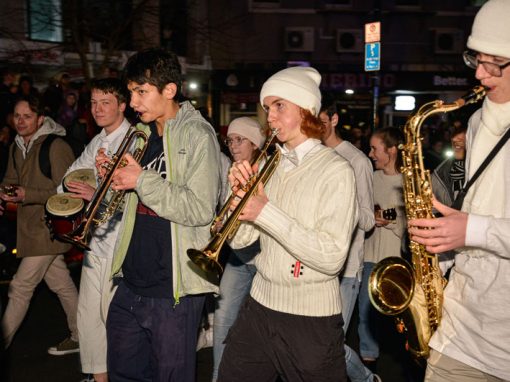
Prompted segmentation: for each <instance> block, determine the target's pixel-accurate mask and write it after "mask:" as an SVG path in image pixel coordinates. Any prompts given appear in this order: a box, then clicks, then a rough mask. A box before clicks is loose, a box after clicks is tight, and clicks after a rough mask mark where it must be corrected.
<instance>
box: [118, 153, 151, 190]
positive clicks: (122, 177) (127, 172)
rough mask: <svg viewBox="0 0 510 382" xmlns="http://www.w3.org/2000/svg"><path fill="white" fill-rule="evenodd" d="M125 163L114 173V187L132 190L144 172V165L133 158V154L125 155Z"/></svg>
mask: <svg viewBox="0 0 510 382" xmlns="http://www.w3.org/2000/svg"><path fill="white" fill-rule="evenodd" d="M122 161H123V162H124V163H125V164H124V163H123V164H122V165H121V166H119V168H117V170H115V172H114V173H113V178H112V180H113V182H112V189H113V190H115V191H118V190H131V189H133V188H135V187H136V182H137V181H138V177H139V176H140V174H141V173H142V171H143V170H142V167H141V166H140V164H139V163H138V162H137V161H136V160H135V159H134V158H133V156H132V155H131V154H126V155H124V158H123V159H122Z"/></svg>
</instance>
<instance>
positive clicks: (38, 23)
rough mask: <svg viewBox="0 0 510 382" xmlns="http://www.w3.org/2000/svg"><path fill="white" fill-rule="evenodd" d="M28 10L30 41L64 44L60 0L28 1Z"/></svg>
mask: <svg viewBox="0 0 510 382" xmlns="http://www.w3.org/2000/svg"><path fill="white" fill-rule="evenodd" d="M27 9H28V30H29V36H30V39H32V40H40V41H51V42H62V38H63V36H62V7H61V4H60V0H28V7H27Z"/></svg>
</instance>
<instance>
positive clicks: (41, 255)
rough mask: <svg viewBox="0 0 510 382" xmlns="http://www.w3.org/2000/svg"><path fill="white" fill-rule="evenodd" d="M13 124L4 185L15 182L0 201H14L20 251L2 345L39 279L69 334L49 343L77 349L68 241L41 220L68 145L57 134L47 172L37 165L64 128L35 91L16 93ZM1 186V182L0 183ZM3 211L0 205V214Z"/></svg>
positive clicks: (54, 350) (66, 160)
mask: <svg viewBox="0 0 510 382" xmlns="http://www.w3.org/2000/svg"><path fill="white" fill-rule="evenodd" d="M14 127H15V129H16V132H17V133H18V134H17V135H16V137H15V139H14V143H13V144H12V145H11V147H10V149H9V163H8V164H7V172H6V174H5V178H4V180H3V182H4V185H11V184H16V185H17V186H16V189H15V190H14V193H15V195H14V196H8V194H7V193H5V192H0V198H1V199H2V200H4V201H6V202H13V203H17V205H18V208H17V232H16V239H17V243H16V247H17V248H16V249H17V256H18V257H21V258H22V260H21V263H20V264H19V267H18V270H17V272H16V275H15V276H14V278H13V279H12V281H11V283H10V286H9V302H8V303H7V307H6V309H5V313H4V316H3V318H2V332H3V336H4V343H5V346H6V347H8V346H9V345H10V344H11V341H12V340H13V337H14V335H15V334H16V331H17V330H18V328H19V326H20V325H21V323H22V322H23V319H24V317H25V314H26V313H27V310H28V307H29V305H30V300H31V299H32V295H33V292H34V290H35V288H36V287H37V285H38V284H39V283H40V282H41V281H42V280H43V279H44V281H45V282H46V284H47V285H48V287H49V288H50V289H51V290H52V291H54V292H55V293H56V294H57V295H58V298H59V300H60V302H61V303H62V307H63V308H64V311H65V313H66V316H67V324H68V326H69V330H70V332H71V334H70V336H69V337H68V338H66V339H65V340H64V341H62V342H61V343H60V344H58V345H56V346H53V347H50V348H49V349H48V352H49V353H50V354H54V355H62V354H68V353H76V352H78V351H79V346H78V330H77V327H76V311H77V305H78V292H77V290H76V286H75V285H74V282H73V280H72V279H71V276H70V274H69V270H68V269H67V266H66V264H65V262H64V257H63V255H62V254H63V253H65V252H67V250H68V249H69V248H70V246H69V245H68V244H64V243H60V242H58V241H53V240H52V239H51V235H50V230H49V229H48V227H47V225H46V224H45V222H44V218H43V217H44V205H45V203H46V200H47V199H48V197H50V196H51V195H53V194H55V193H56V190H57V185H58V184H59V183H60V181H61V180H62V176H63V175H64V172H65V170H66V169H67V168H68V167H69V165H70V164H71V163H72V161H73V160H74V155H73V151H72V149H71V147H70V146H69V145H68V144H67V143H66V142H65V141H64V140H63V139H59V138H57V139H54V140H53V142H51V146H50V150H49V162H50V166H51V178H48V177H47V176H46V175H44V174H43V172H42V171H41V169H40V164H39V152H40V150H41V146H42V145H43V142H44V141H45V140H46V139H47V137H48V136H49V135H50V134H55V135H57V136H64V135H65V129H64V128H63V127H62V126H60V125H58V124H57V123H56V122H55V121H54V120H53V119H51V118H49V117H45V116H44V114H43V108H42V103H41V102H40V100H39V99H38V98H36V97H29V98H23V99H20V100H19V101H18V102H17V103H16V105H15V108H14ZM3 189H4V190H5V188H3ZM4 212H5V211H4V209H3V207H0V214H3V213H4Z"/></svg>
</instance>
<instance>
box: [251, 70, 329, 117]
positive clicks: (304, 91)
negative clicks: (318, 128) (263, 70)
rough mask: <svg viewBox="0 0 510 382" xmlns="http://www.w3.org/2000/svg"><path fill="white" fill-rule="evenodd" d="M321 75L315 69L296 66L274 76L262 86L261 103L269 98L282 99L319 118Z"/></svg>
mask: <svg viewBox="0 0 510 382" xmlns="http://www.w3.org/2000/svg"><path fill="white" fill-rule="evenodd" d="M320 83H321V75H320V74H319V72H318V71H317V70H315V69H314V68H307V67H302V66H295V67H292V68H287V69H283V70H280V71H279V72H277V73H275V74H273V75H272V76H271V77H269V79H268V80H267V81H266V82H264V85H262V90H261V91H260V103H261V104H262V106H264V98H266V97H268V96H275V97H282V98H283V99H285V100H287V101H290V102H292V103H294V104H296V105H298V106H301V107H302V108H303V109H306V110H310V112H311V113H312V114H313V115H315V116H317V115H319V111H320V109H321V92H320V90H319V85H320Z"/></svg>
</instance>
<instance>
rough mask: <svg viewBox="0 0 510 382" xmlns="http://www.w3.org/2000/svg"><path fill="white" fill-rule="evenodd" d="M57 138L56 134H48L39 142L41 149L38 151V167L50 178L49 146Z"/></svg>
mask: <svg viewBox="0 0 510 382" xmlns="http://www.w3.org/2000/svg"><path fill="white" fill-rule="evenodd" d="M57 138H59V137H58V135H55V134H48V135H47V136H46V139H45V140H44V141H43V143H42V144H41V150H40V151H39V169H40V170H41V172H42V174H43V175H44V176H45V177H46V178H49V179H51V162H50V147H51V144H52V143H53V141H54V140H55V139H57Z"/></svg>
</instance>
